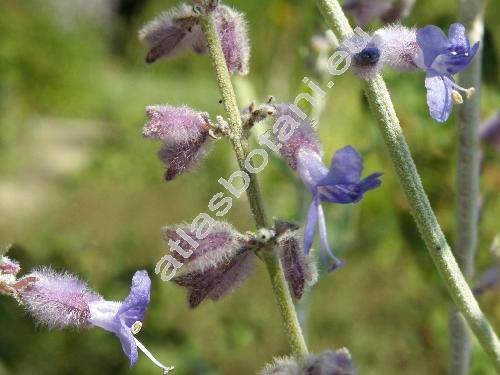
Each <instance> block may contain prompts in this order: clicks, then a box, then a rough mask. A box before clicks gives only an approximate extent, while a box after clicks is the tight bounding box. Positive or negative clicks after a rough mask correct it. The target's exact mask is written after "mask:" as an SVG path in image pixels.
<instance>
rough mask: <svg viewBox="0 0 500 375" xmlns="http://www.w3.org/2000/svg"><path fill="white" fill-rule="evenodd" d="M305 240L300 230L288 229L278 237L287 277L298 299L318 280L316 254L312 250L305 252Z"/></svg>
mask: <svg viewBox="0 0 500 375" xmlns="http://www.w3.org/2000/svg"><path fill="white" fill-rule="evenodd" d="M303 242H304V240H303V238H301V236H299V234H298V231H287V232H286V233H285V234H283V235H282V236H280V237H279V238H278V246H279V248H280V258H281V262H282V263H283V270H284V272H285V278H286V280H287V282H288V285H289V287H290V289H291V291H292V293H293V296H294V297H295V298H297V299H301V298H302V296H303V295H304V292H305V291H306V290H307V289H309V288H310V287H311V286H312V285H314V284H315V283H316V282H317V281H318V270H317V268H316V262H315V259H314V255H313V254H312V252H309V253H308V254H305V253H304V250H303V248H302V244H303Z"/></svg>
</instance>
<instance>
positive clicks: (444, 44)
mask: <svg viewBox="0 0 500 375" xmlns="http://www.w3.org/2000/svg"><path fill="white" fill-rule="evenodd" d="M417 43H418V45H419V47H420V49H421V50H422V53H421V55H420V56H419V59H417V61H416V63H417V65H418V66H419V68H422V69H424V70H425V71H426V72H427V76H426V78H425V87H426V89H427V105H428V106H429V111H430V115H431V117H432V118H434V119H435V120H437V121H439V122H445V121H446V120H447V119H448V117H449V116H450V114H451V111H452V109H453V103H457V104H460V103H461V102H463V97H462V95H461V94H460V92H463V93H465V95H466V97H467V98H468V97H470V96H471V95H473V94H474V91H475V90H474V88H468V89H466V88H463V87H460V86H458V85H457V84H456V83H455V81H454V79H453V77H452V75H453V74H457V73H459V72H461V71H463V70H464V69H466V68H467V67H468V66H469V64H470V63H471V61H472V59H473V58H474V56H475V55H476V53H477V51H478V49H479V42H477V43H476V44H474V46H472V48H471V47H470V44H469V39H468V38H467V35H466V33H465V27H464V26H463V25H462V24H460V23H454V24H452V25H451V26H450V29H449V31H448V37H446V35H445V34H444V33H443V31H442V30H441V29H440V28H439V27H437V26H434V25H428V26H425V27H423V28H421V29H419V30H418V31H417Z"/></svg>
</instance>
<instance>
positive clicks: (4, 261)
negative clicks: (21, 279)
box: [0, 256, 21, 276]
mask: <svg viewBox="0 0 500 375" xmlns="http://www.w3.org/2000/svg"><path fill="white" fill-rule="evenodd" d="M20 270H21V266H20V265H19V263H18V262H17V261H15V260H12V259H10V258H8V257H4V256H0V275H12V276H16V275H17V274H18V273H19V271H20Z"/></svg>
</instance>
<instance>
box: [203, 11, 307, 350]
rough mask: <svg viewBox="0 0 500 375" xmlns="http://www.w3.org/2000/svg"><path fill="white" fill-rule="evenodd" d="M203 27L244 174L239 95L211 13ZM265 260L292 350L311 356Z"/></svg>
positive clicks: (257, 205)
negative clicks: (232, 80)
mask: <svg viewBox="0 0 500 375" xmlns="http://www.w3.org/2000/svg"><path fill="white" fill-rule="evenodd" d="M201 25H202V29H203V33H204V34H205V38H206V40H207V45H208V51H209V54H210V57H211V59H212V64H213V67H214V69H215V75H216V77H217V84H218V86H219V90H220V92H221V95H222V103H223V104H224V109H225V111H226V115H227V118H228V122H229V126H230V128H231V133H232V134H231V135H232V137H231V143H232V146H233V149H234V152H235V153H236V159H237V160H238V165H239V167H240V169H241V170H242V171H245V169H246V168H245V159H246V157H247V154H248V150H247V144H246V142H245V141H244V140H243V138H242V132H243V129H242V124H241V117H240V112H239V109H238V104H237V101H236V95H235V93H234V89H233V85H232V83H231V78H230V76H229V71H228V69H227V65H226V60H225V58H224V54H223V53H222V48H221V45H220V41H219V38H218V35H217V29H216V26H215V19H214V16H213V14H211V13H209V14H207V15H203V16H202V17H201ZM249 177H250V185H249V187H248V190H247V196H248V200H249V202H250V208H251V210H252V214H253V217H254V219H255V224H256V226H257V228H263V227H269V220H268V219H267V217H266V213H265V210H264V203H263V201H262V195H261V193H260V189H259V183H258V181H257V176H256V175H255V174H253V173H249ZM263 259H264V261H265V263H266V267H267V271H268V272H269V276H270V278H271V284H272V286H273V292H274V295H275V297H276V300H277V303H278V307H279V310H280V313H281V317H282V319H283V322H284V325H285V331H286V334H287V338H288V343H289V344H290V347H291V349H292V352H293V355H294V356H296V357H297V358H300V357H302V356H304V355H306V354H307V353H308V351H307V346H306V342H305V340H304V336H303V335H302V330H301V328H300V324H299V320H298V318H297V314H296V312H295V308H294V306H293V301H292V297H291V294H290V291H289V289H288V284H287V282H286V279H285V274H284V273H283V268H282V266H281V262H280V260H279V258H278V255H277V254H276V253H275V252H274V251H272V250H270V251H265V252H264V256H263Z"/></svg>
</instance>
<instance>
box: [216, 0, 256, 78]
mask: <svg viewBox="0 0 500 375" xmlns="http://www.w3.org/2000/svg"><path fill="white" fill-rule="evenodd" d="M215 20H216V26H217V33H218V34H219V39H220V43H221V47H222V52H223V53H224V57H225V59H226V64H227V68H228V70H229V73H231V74H240V75H246V74H248V61H249V59H250V45H249V42H248V35H247V25H246V21H245V17H244V16H243V14H242V13H240V12H238V11H236V10H234V9H231V8H230V7H227V6H225V5H221V6H219V7H217V9H216V11H215Z"/></svg>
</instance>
